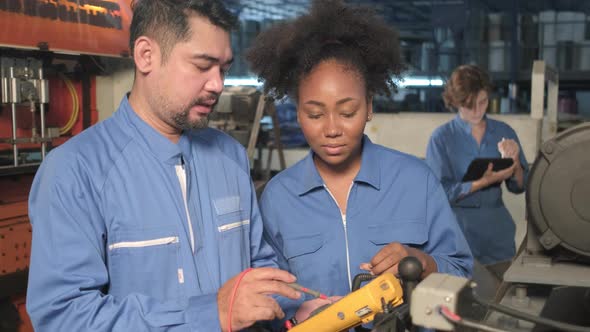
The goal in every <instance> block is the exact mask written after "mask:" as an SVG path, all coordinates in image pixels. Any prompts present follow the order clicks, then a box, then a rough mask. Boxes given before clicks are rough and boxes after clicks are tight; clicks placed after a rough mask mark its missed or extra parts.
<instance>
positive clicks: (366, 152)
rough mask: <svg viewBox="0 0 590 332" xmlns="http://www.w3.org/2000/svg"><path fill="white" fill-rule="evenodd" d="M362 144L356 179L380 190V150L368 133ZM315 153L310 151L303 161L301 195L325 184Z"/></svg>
mask: <svg viewBox="0 0 590 332" xmlns="http://www.w3.org/2000/svg"><path fill="white" fill-rule="evenodd" d="M362 144H363V147H362V154H361V169H360V170H359V173H358V174H357V176H356V178H355V179H354V181H356V182H365V183H367V184H369V185H371V186H373V187H374V188H375V189H377V190H378V189H379V186H380V183H381V182H380V181H381V168H380V165H379V151H378V149H377V147H376V146H375V144H373V142H371V140H370V139H369V137H367V135H364V136H363V142H362ZM313 155H314V153H313V151H309V153H308V154H307V156H306V157H305V158H304V159H303V161H302V162H303V167H302V174H300V175H301V178H302V179H303V181H302V182H301V189H300V190H299V195H300V196H302V195H305V194H306V193H308V192H310V191H312V190H313V189H316V188H318V187H323V186H324V180H322V177H321V176H320V173H319V172H318V170H317V168H316V166H315V163H314V162H313Z"/></svg>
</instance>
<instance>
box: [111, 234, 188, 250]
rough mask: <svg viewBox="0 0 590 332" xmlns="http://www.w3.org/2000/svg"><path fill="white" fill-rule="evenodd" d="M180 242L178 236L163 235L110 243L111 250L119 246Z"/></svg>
mask: <svg viewBox="0 0 590 332" xmlns="http://www.w3.org/2000/svg"><path fill="white" fill-rule="evenodd" d="M172 243H178V236H170V237H163V238H159V239H153V240H145V241H126V242H117V243H113V244H110V245H109V250H114V249H119V248H144V247H153V246H161V245H166V244H172Z"/></svg>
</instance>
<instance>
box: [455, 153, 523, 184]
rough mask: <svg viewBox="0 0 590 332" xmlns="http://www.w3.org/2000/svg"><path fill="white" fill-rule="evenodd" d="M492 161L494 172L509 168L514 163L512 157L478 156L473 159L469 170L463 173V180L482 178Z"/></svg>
mask: <svg viewBox="0 0 590 332" xmlns="http://www.w3.org/2000/svg"><path fill="white" fill-rule="evenodd" d="M490 163H492V165H494V166H493V170H494V172H497V171H501V170H503V169H506V168H509V167H510V166H512V164H513V163H514V160H512V158H476V159H473V160H472V161H471V164H469V167H468V168H467V172H465V175H463V180H462V181H463V182H469V181H475V180H478V179H481V177H482V176H483V175H484V173H485V172H486V170H487V169H488V165H489V164H490Z"/></svg>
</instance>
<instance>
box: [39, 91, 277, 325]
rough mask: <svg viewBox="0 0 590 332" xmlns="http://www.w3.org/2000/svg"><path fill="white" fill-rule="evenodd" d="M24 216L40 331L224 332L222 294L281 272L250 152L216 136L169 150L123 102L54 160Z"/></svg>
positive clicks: (196, 136)
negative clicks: (228, 285) (237, 279)
mask: <svg viewBox="0 0 590 332" xmlns="http://www.w3.org/2000/svg"><path fill="white" fill-rule="evenodd" d="M179 172H181V174H183V176H184V177H185V178H186V179H182V182H181V181H180V177H179V176H178V174H179ZM181 183H182V184H183V185H184V187H185V188H186V192H185V193H183V191H182V189H181ZM185 197H186V199H185ZM29 204H30V207H29V211H30V217H31V222H32V224H33V246H32V256H31V267H30V274H29V288H28V293H27V309H28V311H29V313H30V316H31V318H32V321H33V325H34V327H35V329H36V330H37V331H63V330H68V331H148V330H149V331H161V330H162V331H163V330H167V331H219V330H220V327H219V317H218V312H217V294H216V293H217V290H218V288H219V287H220V286H221V285H222V284H223V283H225V282H226V281H227V280H228V279H230V278H231V277H233V276H234V275H236V274H238V273H239V272H240V271H242V270H243V269H245V268H248V267H250V266H253V267H260V266H276V263H275V255H274V252H273V251H272V248H271V247H270V246H269V245H268V244H266V243H265V242H264V241H263V240H262V220H261V218H260V214H259V211H258V208H257V202H256V197H255V192H254V190H253V187H252V183H251V180H250V176H249V162H248V158H247V156H246V153H245V151H244V149H243V147H242V146H240V145H239V144H238V143H237V142H235V141H234V140H233V139H231V138H230V137H229V136H227V135H225V134H223V133H221V132H219V131H217V130H213V129H203V130H196V131H192V132H188V133H185V134H183V135H182V137H181V139H180V141H179V143H178V144H174V143H172V142H170V141H169V140H168V139H166V138H165V137H163V136H162V135H160V134H159V133H158V132H156V131H155V130H154V129H153V128H152V127H150V126H149V125H147V124H146V123H145V122H143V121H142V120H141V119H140V118H139V117H138V116H137V115H136V114H135V112H134V111H133V110H132V109H131V106H130V105H129V102H128V100H127V98H126V97H125V98H124V99H123V101H122V102H121V105H120V107H119V109H118V111H117V112H116V113H115V114H114V115H113V116H112V117H111V118H110V119H108V120H105V121H103V122H101V123H99V124H97V125H95V126H93V127H91V128H89V129H88V130H86V131H84V132H83V133H81V134H79V135H77V136H76V137H74V138H72V139H71V140H69V141H68V142H67V143H66V144H64V145H63V146H61V147H59V148H56V149H54V150H53V151H51V153H49V155H48V156H47V158H46V160H45V161H44V162H43V165H42V166H41V167H40V169H39V171H38V173H37V175H36V177H35V181H34V184H33V187H32V191H31V194H30V201H29Z"/></svg>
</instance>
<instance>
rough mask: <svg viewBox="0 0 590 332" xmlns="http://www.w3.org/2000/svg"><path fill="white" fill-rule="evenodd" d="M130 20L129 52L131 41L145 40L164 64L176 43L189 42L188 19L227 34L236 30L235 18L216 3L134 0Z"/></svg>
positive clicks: (209, 0) (204, 0)
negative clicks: (157, 47)
mask: <svg viewBox="0 0 590 332" xmlns="http://www.w3.org/2000/svg"><path fill="white" fill-rule="evenodd" d="M132 9H133V19H132V20H131V27H130V29H129V30H130V31H129V49H130V50H131V54H132V55H133V51H134V45H135V40H137V38H139V37H140V36H148V37H150V38H153V39H154V40H156V42H157V43H158V45H160V48H161V49H162V61H163V62H165V61H166V58H167V57H168V55H169V53H170V51H171V50H172V48H173V47H174V45H176V44H177V43H178V42H179V41H184V40H187V39H188V38H190V35H191V33H192V32H194V31H190V26H189V24H188V17H189V16H190V15H200V16H202V17H205V18H208V19H209V21H211V23H213V24H215V25H216V26H218V27H220V28H222V29H224V30H226V31H228V32H229V31H230V30H232V29H235V28H236V27H237V22H238V21H237V18H236V16H234V15H233V14H232V13H231V12H230V11H229V10H228V9H227V8H225V6H224V5H223V3H222V2H221V1H220V0H134V1H133V4H132Z"/></svg>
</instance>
